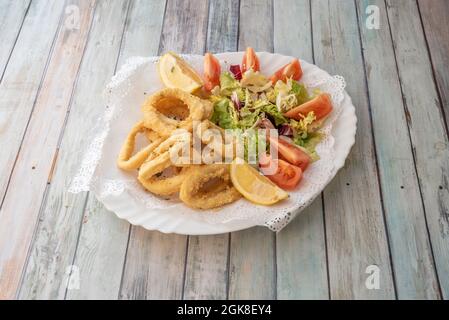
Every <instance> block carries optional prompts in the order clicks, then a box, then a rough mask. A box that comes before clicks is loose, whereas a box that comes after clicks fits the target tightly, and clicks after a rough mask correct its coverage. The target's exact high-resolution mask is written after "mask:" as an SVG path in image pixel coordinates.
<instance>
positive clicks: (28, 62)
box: [0, 1, 64, 199]
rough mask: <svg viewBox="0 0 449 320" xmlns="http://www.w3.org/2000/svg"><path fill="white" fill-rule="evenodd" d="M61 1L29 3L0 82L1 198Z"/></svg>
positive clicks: (27, 116) (40, 73)
mask: <svg viewBox="0 0 449 320" xmlns="http://www.w3.org/2000/svg"><path fill="white" fill-rule="evenodd" d="M63 5H64V3H63V2H62V1H35V2H33V3H32V4H31V6H30V8H29V11H28V14H27V17H26V19H25V21H24V23H23V26H22V30H21V32H20V35H19V37H18V39H17V43H16V45H15V49H14V52H13V53H12V54H11V58H10V60H9V64H8V67H7V68H6V70H5V73H4V76H3V80H2V82H1V83H0V144H1V145H2V150H1V156H0V198H1V199H3V196H4V194H5V191H6V188H7V184H8V180H9V176H10V173H11V170H12V167H13V166H14V162H15V159H16V155H17V152H18V150H19V148H20V144H21V142H22V138H23V134H24V132H25V129H26V126H27V123H28V119H29V117H30V114H31V112H32V109H33V105H34V101H35V99H36V95H37V93H38V91H39V88H40V84H41V80H42V76H43V73H44V71H45V67H46V63H47V60H48V57H49V54H50V51H51V48H52V44H53V40H54V38H55V34H56V32H57V30H58V26H59V22H60V17H61V12H62V9H63ZM30 43H33V44H34V45H32V46H30Z"/></svg>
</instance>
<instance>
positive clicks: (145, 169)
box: [137, 132, 191, 196]
mask: <svg viewBox="0 0 449 320" xmlns="http://www.w3.org/2000/svg"><path fill="white" fill-rule="evenodd" d="M190 137H191V133H189V132H179V133H177V134H176V133H175V134H173V135H172V136H170V137H169V138H167V139H166V140H165V141H163V142H162V143H161V144H159V145H158V146H157V147H156V148H155V149H154V150H153V152H152V153H151V154H150V155H149V156H148V158H147V159H146V160H145V162H144V163H143V164H142V165H141V167H140V169H139V174H138V177H137V179H138V180H139V182H140V183H141V184H142V185H143V186H144V187H145V188H146V189H147V190H148V191H150V192H152V193H155V194H158V195H161V196H166V195H171V194H173V193H176V192H178V191H179V188H180V186H181V183H182V182H183V181H184V179H185V175H186V173H187V170H184V169H187V168H188V167H185V168H177V167H180V166H184V164H182V163H176V162H175V163H173V162H172V160H173V157H172V154H171V152H172V151H173V150H175V151H178V149H177V147H178V146H180V144H183V143H188V145H187V146H188V147H189V148H190V141H191V139H190ZM175 160H176V159H175ZM188 160H189V164H190V159H188ZM170 167H172V168H174V170H177V174H176V175H174V176H171V177H168V178H163V179H160V178H159V177H158V175H160V174H162V173H163V171H164V170H165V169H168V168H170Z"/></svg>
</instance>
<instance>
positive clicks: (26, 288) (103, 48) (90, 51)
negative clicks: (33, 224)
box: [20, 0, 128, 299]
mask: <svg viewBox="0 0 449 320" xmlns="http://www.w3.org/2000/svg"><path fill="white" fill-rule="evenodd" d="M127 10H128V1H127V0H123V1H114V2H112V3H111V2H109V1H106V0H102V1H99V2H98V3H97V6H96V9H95V15H94V18H93V25H92V28H91V31H90V36H89V40H88V43H87V47H86V51H85V54H84V57H83V61H82V63H81V67H80V70H79V78H78V82H77V85H76V88H75V90H74V92H73V98H72V104H71V108H70V116H69V118H68V120H67V125H66V127H65V130H64V133H63V136H62V141H61V145H60V147H59V153H58V157H57V160H58V161H57V163H56V166H55V168H54V172H53V177H52V180H51V185H50V186H49V189H48V191H47V194H46V197H45V202H44V203H43V204H42V208H41V212H40V223H39V226H38V228H37V230H36V233H35V236H34V244H33V247H32V248H31V251H30V257H29V262H28V266H27V269H26V272H25V274H24V280H23V284H22V288H21V292H20V298H22V299H64V297H65V294H66V289H67V286H66V281H67V274H66V270H68V269H67V268H68V267H70V266H71V265H72V264H73V259H74V255H75V251H76V243H77V239H78V236H79V230H80V225H81V223H82V221H83V215H84V209H85V203H86V197H87V194H86V193H80V194H72V193H69V192H68V191H67V189H68V186H69V185H70V182H71V180H72V178H73V176H74V175H75V174H76V172H77V170H78V169H79V164H80V163H81V160H82V157H83V152H80V150H85V148H86V145H88V144H89V143H90V142H91V141H90V140H89V139H90V137H89V135H87V134H86V132H91V130H92V128H93V127H94V125H95V124H96V122H97V119H98V118H99V117H100V116H101V115H103V112H104V104H103V101H102V100H101V99H99V96H98V95H99V93H100V92H102V90H103V89H104V87H105V86H106V84H107V83H108V82H109V81H110V79H111V77H112V75H113V73H114V68H115V64H116V61H117V57H118V54H119V50H120V43H121V38H122V35H123V28H124V25H125V20H126V13H127ZM80 277H82V275H80Z"/></svg>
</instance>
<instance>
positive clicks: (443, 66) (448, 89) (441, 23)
mask: <svg viewBox="0 0 449 320" xmlns="http://www.w3.org/2000/svg"><path fill="white" fill-rule="evenodd" d="M418 7H419V10H420V13H421V18H422V22H423V25H424V32H425V35H426V39H427V43H428V45H429V51H430V56H431V58H432V63H433V70H434V72H435V78H436V81H437V85H438V90H439V92H440V96H441V100H442V105H443V108H444V113H445V116H446V124H447V123H449V72H448V70H449V16H448V13H449V2H448V1H445V0H426V1H422V0H418Z"/></svg>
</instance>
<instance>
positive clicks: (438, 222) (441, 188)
mask: <svg viewBox="0 0 449 320" xmlns="http://www.w3.org/2000/svg"><path fill="white" fill-rule="evenodd" d="M387 12H388V18H389V21H390V25H391V34H392V36H393V45H394V49H395V54H396V60H397V67H398V71H399V78H400V81H401V87H402V93H403V98H404V106H405V108H406V119H407V121H408V126H409V130H410V136H411V140H412V143H413V151H414V154H415V160H416V169H417V173H418V178H419V182H420V187H421V195H422V198H423V201H424V207H425V212H426V218H427V226H428V229H429V232H430V240H431V244H432V248H433V253H434V257H435V264H436V268H437V274H438V278H439V281H440V286H441V290H442V293H443V297H444V298H446V299H448V298H449V277H447V275H448V274H449V182H448V181H449V141H448V137H447V131H446V128H445V123H444V116H443V115H442V112H441V105H440V101H439V98H438V91H437V88H436V85H435V83H434V78H433V74H432V66H431V63H430V59H429V55H428V52H427V48H426V43H425V38H424V33H423V29H422V25H421V22H420V18H419V12H418V7H417V4H416V2H414V1H413V2H411V1H402V0H401V1H387ZM410 66H413V67H410Z"/></svg>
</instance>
